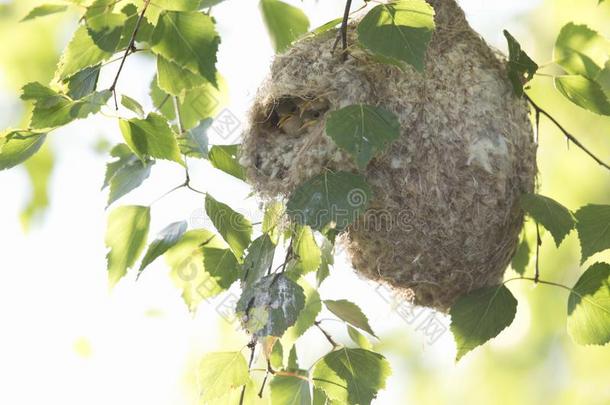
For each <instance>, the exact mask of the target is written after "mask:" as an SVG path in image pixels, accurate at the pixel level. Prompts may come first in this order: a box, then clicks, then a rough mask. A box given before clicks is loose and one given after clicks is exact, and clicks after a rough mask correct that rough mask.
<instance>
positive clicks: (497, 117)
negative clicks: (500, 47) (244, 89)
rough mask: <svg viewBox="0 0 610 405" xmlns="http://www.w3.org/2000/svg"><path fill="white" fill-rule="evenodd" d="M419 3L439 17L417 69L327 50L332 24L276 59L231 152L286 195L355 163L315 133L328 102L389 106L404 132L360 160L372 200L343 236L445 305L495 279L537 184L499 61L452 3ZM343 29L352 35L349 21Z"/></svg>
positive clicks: (363, 266) (372, 263) (378, 265)
mask: <svg viewBox="0 0 610 405" xmlns="http://www.w3.org/2000/svg"><path fill="white" fill-rule="evenodd" d="M429 2H430V3H431V4H432V5H433V6H434V7H435V10H436V17H435V19H436V24H437V28H436V31H435V33H434V36H433V39H432V41H431V43H430V45H429V48H428V52H427V59H426V69H425V72H424V73H423V74H421V73H418V72H417V71H415V70H414V69H412V68H407V70H406V71H402V70H400V69H398V68H396V67H394V66H390V65H385V64H380V63H378V62H376V61H375V60H373V59H372V58H370V57H369V56H367V54H366V53H365V52H364V51H362V50H361V49H360V48H359V47H358V46H356V45H354V46H352V47H351V49H350V57H348V59H347V60H346V61H343V60H342V58H341V56H340V52H334V53H333V44H334V42H335V39H336V36H337V32H336V31H334V32H329V33H328V34H326V35H321V36H317V37H313V38H306V39H303V40H301V41H299V42H297V43H295V44H294V46H293V47H292V48H291V49H290V50H288V51H287V52H286V53H284V54H282V55H279V56H277V57H276V58H275V61H274V62H273V64H272V66H271V73H270V76H269V78H268V80H267V81H266V83H265V84H264V85H263V86H262V88H261V89H260V90H259V93H258V95H257V97H256V99H255V102H254V105H253V107H252V110H251V114H250V118H249V126H248V129H247V130H246V131H245V133H244V144H243V149H242V156H241V163H242V164H243V165H244V166H245V167H246V169H247V175H248V178H249V180H250V182H251V183H252V184H253V186H254V188H255V190H256V191H258V192H259V193H260V194H261V195H263V196H267V197H269V196H278V195H279V196H287V195H289V194H290V193H291V192H292V191H293V190H294V189H295V188H296V187H298V186H299V185H300V184H302V183H303V182H305V181H306V180H308V179H310V178H312V177H314V176H316V175H318V174H320V173H322V172H323V171H324V170H325V169H331V170H344V171H352V172H356V171H357V167H356V165H355V164H354V161H353V158H352V157H351V156H350V155H348V154H347V153H346V152H344V151H342V150H339V149H338V148H337V147H336V146H335V145H334V143H333V141H332V140H331V139H330V138H329V137H328V136H327V135H326V134H325V121H326V113H327V112H328V111H333V110H336V109H339V108H342V107H345V106H348V105H351V104H357V103H365V104H372V105H379V106H382V107H384V108H386V109H387V110H389V111H391V112H393V113H394V114H396V115H397V116H398V118H399V121H400V124H401V136H400V138H399V139H398V140H396V141H394V142H393V143H392V144H391V145H390V146H389V147H388V148H387V150H386V151H385V152H384V153H383V154H381V155H379V156H377V157H376V158H375V159H373V160H372V161H371V162H370V163H369V165H368V167H367V168H366V170H365V171H364V175H365V176H366V178H367V181H368V182H369V184H370V185H371V186H372V188H373V191H374V198H373V200H372V201H371V202H370V208H369V210H368V211H367V213H366V214H365V215H364V216H362V217H361V218H360V219H359V220H358V221H357V223H356V224H354V225H353V226H351V227H350V228H349V229H348V230H347V231H346V232H345V234H344V236H343V240H344V242H345V243H346V245H347V249H348V252H349V255H350V257H351V260H352V263H353V266H354V268H355V269H356V271H357V272H358V273H360V274H361V275H364V276H365V277H367V278H370V279H374V280H378V281H381V282H384V283H387V284H389V285H391V286H392V287H394V288H395V289H396V290H397V291H398V292H401V293H404V294H405V296H407V297H409V298H411V299H412V300H413V302H414V303H415V304H417V305H422V306H427V307H433V308H436V309H438V310H441V311H446V310H447V309H448V308H449V307H450V306H451V305H452V304H453V303H454V302H455V300H456V299H457V298H458V297H459V296H460V295H462V294H465V293H467V292H469V291H471V290H473V289H477V288H480V287H483V286H487V285H492V284H497V283H498V282H499V281H500V280H501V279H502V275H503V273H504V271H505V269H506V268H507V266H508V264H509V262H510V259H511V257H512V255H513V254H514V251H515V249H516V245H517V242H518V236H519V232H520V230H521V227H522V224H523V213H522V211H521V210H520V208H519V204H518V200H519V197H520V195H522V194H523V193H528V192H532V191H533V190H534V180H535V176H536V145H535V143H534V141H533V136H532V127H531V122H530V119H529V117H528V107H527V105H526V102H525V101H523V100H522V99H518V98H517V97H515V96H514V94H513V91H512V88H511V85H510V83H509V81H508V79H507V74H506V64H505V60H504V59H503V58H502V57H500V56H499V55H498V54H497V53H496V52H494V51H493V50H492V49H491V48H490V47H489V46H488V45H487V44H486V43H485V42H484V41H483V40H482V39H481V38H480V36H479V35H478V34H477V33H476V32H474V31H473V30H472V29H471V28H470V26H469V25H468V23H467V21H466V18H465V16H464V13H463V11H462V10H461V9H460V8H459V6H458V5H457V4H456V3H455V1H454V0H433V1H429ZM349 38H350V43H351V44H355V43H356V42H357V34H356V30H355V25H352V26H350V28H349Z"/></svg>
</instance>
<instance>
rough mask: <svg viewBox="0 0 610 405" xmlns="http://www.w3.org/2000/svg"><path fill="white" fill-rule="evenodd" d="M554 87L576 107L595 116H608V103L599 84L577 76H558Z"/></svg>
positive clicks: (609, 113)
mask: <svg viewBox="0 0 610 405" xmlns="http://www.w3.org/2000/svg"><path fill="white" fill-rule="evenodd" d="M555 87H556V88H557V90H559V92H560V93H561V94H563V95H564V96H565V97H566V98H567V99H568V100H570V101H571V102H573V103H574V104H576V105H577V106H579V107H582V108H584V109H585V110H589V111H591V112H593V113H595V114H600V115H610V102H608V98H607V97H606V94H605V93H604V90H603V89H602V88H601V86H600V85H599V83H597V82H594V81H593V80H591V79H587V78H586V77H584V76H579V75H572V76H558V77H555Z"/></svg>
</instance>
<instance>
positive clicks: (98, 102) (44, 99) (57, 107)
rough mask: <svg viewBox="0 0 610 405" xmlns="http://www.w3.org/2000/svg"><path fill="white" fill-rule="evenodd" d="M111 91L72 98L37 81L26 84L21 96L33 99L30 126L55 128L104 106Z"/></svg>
mask: <svg viewBox="0 0 610 405" xmlns="http://www.w3.org/2000/svg"><path fill="white" fill-rule="evenodd" d="M110 96H111V93H110V91H108V90H105V91H102V92H96V93H92V94H90V95H88V96H87V97H85V98H83V99H81V100H76V101H75V100H72V99H71V98H70V97H68V96H67V95H65V94H61V93H58V92H56V91H55V90H52V89H50V88H49V87H46V86H43V85H42V84H40V83H38V82H34V83H29V84H26V85H25V86H24V87H23V93H22V95H21V98H22V99H23V100H31V101H34V110H33V111H32V118H31V120H30V127H32V128H35V129H42V128H55V127H58V126H62V125H66V124H69V123H70V122H72V121H75V120H78V119H82V118H87V116H89V114H95V113H97V112H99V111H100V109H101V108H102V106H104V105H105V104H106V103H107V102H108V99H109V98H110Z"/></svg>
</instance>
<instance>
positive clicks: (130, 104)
mask: <svg viewBox="0 0 610 405" xmlns="http://www.w3.org/2000/svg"><path fill="white" fill-rule="evenodd" d="M121 105H122V106H123V107H125V108H127V109H128V110H129V111H131V112H134V113H136V114H137V115H138V117H140V118H144V115H146V114H145V113H144V108H143V107H142V104H140V103H139V102H138V101H137V100H134V99H133V98H131V97H129V96H126V95H123V96H122V97H121Z"/></svg>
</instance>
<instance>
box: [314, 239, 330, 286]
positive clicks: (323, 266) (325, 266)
mask: <svg viewBox="0 0 610 405" xmlns="http://www.w3.org/2000/svg"><path fill="white" fill-rule="evenodd" d="M334 248H335V246H334V245H333V244H332V243H331V242H330V241H329V240H328V239H326V238H324V241H323V242H322V247H321V249H320V251H321V253H322V257H321V262H320V267H319V268H318V271H317V272H316V282H317V283H318V287H319V286H320V285H321V284H322V282H323V281H324V280H326V278H327V277H328V276H329V275H330V266H332V265H333V264H334V263H335V258H334V256H333V251H334Z"/></svg>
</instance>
